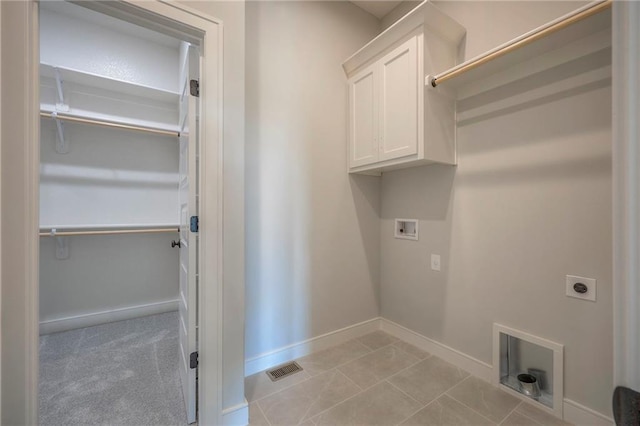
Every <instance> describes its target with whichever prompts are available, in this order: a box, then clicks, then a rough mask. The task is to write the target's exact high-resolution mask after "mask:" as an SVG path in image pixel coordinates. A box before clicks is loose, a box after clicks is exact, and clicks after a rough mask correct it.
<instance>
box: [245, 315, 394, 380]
mask: <svg viewBox="0 0 640 426" xmlns="http://www.w3.org/2000/svg"><path fill="white" fill-rule="evenodd" d="M381 320H382V319H381V318H379V317H378V318H373V319H370V320H367V321H363V322H361V323H358V324H354V325H350V326H348V327H345V328H341V329H339V330H335V331H332V332H329V333H326V334H323V335H321V336H316V337H313V338H311V339H307V340H304V341H302V342H298V343H294V344H292V345H288V346H285V347H282V348H280V349H276V350H273V351H270V352H266V353H264V354H261V355H258V356H255V357H253V358H250V359H247V360H245V363H244V372H245V373H244V374H245V375H246V376H250V375H252V374H255V373H258V372H260V371H262V370H266V369H267V368H271V367H275V366H276V365H280V364H282V363H285V362H288V361H292V360H294V359H296V358H300V357H303V356H305V355H309V354H310V353H312V352H318V351H321V350H323V349H327V348H330V347H331V346H335V345H339V344H340V343H344V342H346V341H348V340H351V339H355V338H358V337H361V336H364V335H365V334H367V333H371V332H373V331H376V330H380V323H381Z"/></svg>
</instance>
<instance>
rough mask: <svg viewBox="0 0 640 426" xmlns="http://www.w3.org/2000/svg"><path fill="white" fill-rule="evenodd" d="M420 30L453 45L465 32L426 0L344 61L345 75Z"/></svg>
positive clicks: (457, 43)
mask: <svg viewBox="0 0 640 426" xmlns="http://www.w3.org/2000/svg"><path fill="white" fill-rule="evenodd" d="M419 27H423V28H425V29H429V30H430V32H431V33H432V34H436V35H438V36H439V37H441V38H443V39H444V40H446V41H448V42H450V43H451V44H452V45H454V46H458V45H459V44H460V42H461V41H462V39H463V38H464V36H465V35H466V33H467V30H466V29H465V27H463V26H462V25H461V24H460V23H458V22H457V21H456V20H454V19H453V18H451V17H450V16H449V15H447V14H446V13H444V12H442V11H441V10H440V9H438V7H436V6H435V5H434V4H433V3H432V2H431V1H430V0H425V1H423V2H422V3H420V4H419V5H418V6H416V7H415V8H414V9H412V10H411V11H410V12H409V13H407V14H406V15H405V16H403V17H402V18H400V19H399V20H398V21H397V22H395V23H394V24H393V25H391V26H390V27H389V28H387V29H386V30H384V31H383V32H382V33H380V34H379V35H378V36H376V37H375V38H374V39H373V40H371V41H370V42H369V43H367V44H365V45H364V46H363V47H362V48H361V49H360V50H358V51H357V52H355V53H354V54H353V55H351V56H350V57H349V58H348V59H346V60H345V61H344V62H343V63H342V68H343V69H344V72H345V74H346V75H347V76H351V75H352V74H353V73H354V72H355V71H357V70H358V69H359V68H361V67H362V66H363V65H365V64H367V63H368V62H369V61H371V60H372V59H374V58H375V57H376V56H379V55H380V54H382V53H383V52H384V51H385V49H388V48H389V47H390V46H392V45H393V44H394V43H395V42H397V41H398V40H400V39H401V38H403V37H404V36H406V35H407V34H408V33H410V32H411V31H413V30H415V29H416V28H419Z"/></svg>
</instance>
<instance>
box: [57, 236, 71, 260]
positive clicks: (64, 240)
mask: <svg viewBox="0 0 640 426" xmlns="http://www.w3.org/2000/svg"><path fill="white" fill-rule="evenodd" d="M68 258H69V237H56V259H59V260H64V259H68Z"/></svg>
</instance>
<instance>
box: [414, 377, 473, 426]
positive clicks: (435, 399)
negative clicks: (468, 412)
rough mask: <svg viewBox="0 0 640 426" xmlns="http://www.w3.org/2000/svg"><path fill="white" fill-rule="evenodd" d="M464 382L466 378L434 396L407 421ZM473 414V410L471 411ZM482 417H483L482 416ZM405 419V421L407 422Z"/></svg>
mask: <svg viewBox="0 0 640 426" xmlns="http://www.w3.org/2000/svg"><path fill="white" fill-rule="evenodd" d="M465 380H467V378H466V377H465V378H464V379H462V380H460V381H459V382H458V383H456V384H455V385H453V386H451V387H450V388H448V389H447V390H445V391H444V392H442V393H441V394H440V395H438V396H436V397H435V398H433V399H432V400H431V401H429V403H428V404H426V405H424V406H423V407H422V408H420V409H419V410H418V411H416V412H415V413H413V414H411V416H409V417H407V419H410V418H411V417H412V416H415V415H416V414H418V413H419V412H420V411H422V410H424V409H425V408H427V407H428V406H429V405H431V404H433V403H434V402H436V401H437V400H438V399H440V398H442V397H443V396H444V395H447V392H449V391H450V390H451V389H453V388H455V387H456V386H458V385H459V384H460V383H462V382H464V381H465ZM447 396H448V397H449V398H451V396H450V395H447ZM452 399H453V400H454V401H456V402H458V400H457V399H455V398H452ZM473 411H474V412H475V410H473ZM483 417H484V416H483ZM407 419H405V421H406V420H407Z"/></svg>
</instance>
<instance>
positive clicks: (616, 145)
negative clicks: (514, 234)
mask: <svg viewBox="0 0 640 426" xmlns="http://www.w3.org/2000/svg"><path fill="white" fill-rule="evenodd" d="M639 19H640V4H638V3H637V2H633V1H629V2H627V1H614V2H613V25H612V28H613V43H612V45H613V60H612V66H613V79H612V84H613V122H612V126H613V128H612V129H613V136H612V141H613V355H614V356H613V367H614V368H613V369H614V371H613V383H614V385H616V386H626V387H629V388H632V389H635V390H637V391H640V363H639V362H638V359H640V336H639V329H640V185H639V184H638V179H639V178H640V172H639V170H640V146H639V145H640V142H639V138H640V124H639V123H638V120H639V118H640V108H639V107H638V104H639V103H640V84H639V82H638V73H639V72H640V53H639V52H638V37H639V36H640V24H638V20H639Z"/></svg>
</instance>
